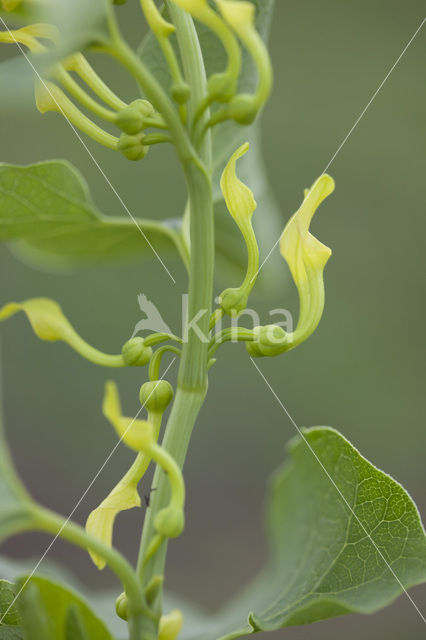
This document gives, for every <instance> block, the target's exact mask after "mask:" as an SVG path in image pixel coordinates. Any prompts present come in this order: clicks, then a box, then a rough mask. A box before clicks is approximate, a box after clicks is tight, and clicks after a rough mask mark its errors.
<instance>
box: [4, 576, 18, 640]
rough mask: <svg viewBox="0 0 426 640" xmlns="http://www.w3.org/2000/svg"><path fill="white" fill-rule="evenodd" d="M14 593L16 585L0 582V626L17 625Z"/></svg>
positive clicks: (5, 581)
mask: <svg viewBox="0 0 426 640" xmlns="http://www.w3.org/2000/svg"><path fill="white" fill-rule="evenodd" d="M16 592H17V589H16V585H14V584H13V583H12V582H9V581H8V580H0V620H2V625H8V626H11V627H14V626H17V625H18V623H19V615H18V610H17V608H16V606H15V603H14V599H15V597H16ZM0 631H1V626H0ZM0 638H1V635H0Z"/></svg>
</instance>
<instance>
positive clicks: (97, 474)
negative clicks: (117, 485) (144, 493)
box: [0, 357, 176, 625]
mask: <svg viewBox="0 0 426 640" xmlns="http://www.w3.org/2000/svg"><path fill="white" fill-rule="evenodd" d="M175 360H176V357H174V358H173V360H172V361H171V362H170V364H169V366H168V367H167V369H166V370H165V371H164V373H163V375H162V376H161V378H160V379H159V380H158V381H157V384H156V385H155V387H154V388H153V390H152V391H151V393H150V394H149V396H148V397H147V399H146V400H145V402H144V404H143V405H142V406H141V408H140V409H139V411H138V412H137V414H136V415H135V417H134V418H133V420H132V421H131V422H130V424H129V426H128V427H127V429H126V430H125V432H124V433H123V435H122V436H121V437H120V439H119V441H118V442H117V443H116V445H115V446H114V447H113V449H112V450H111V452H110V453H109V455H108V456H107V458H106V459H105V461H104V463H103V464H102V465H101V467H100V468H99V470H98V472H97V473H96V475H95V476H94V477H93V479H92V481H91V482H90V484H89V486H88V487H87V489H86V490H85V491H84V493H83V495H82V496H81V498H80V499H79V500H78V502H77V503H76V505H75V506H74V508H73V509H72V511H71V513H70V514H69V516H68V517H67V518H66V520H64V522H63V524H62V526H61V528H60V529H59V531H58V533H57V534H56V536H55V537H54V538H53V540H52V542H51V543H50V544H49V546H48V547H47V548H46V551H45V552H44V553H43V555H42V556H41V558H40V560H39V561H38V562H37V564H36V566H35V567H34V569H33V570H32V571H31V573H30V575H29V576H28V577H27V578H26V580H25V582H24V584H23V585H22V587H21V588H20V589H19V591H18V593H17V594H16V596H15V597H14V599H13V600H12V602H11V603H10V605H9V606H8V608H7V609H6V611H5V612H4V614H3V615H2V617H1V619H0V625H1V624H2V623H3V620H4V618H5V617H6V615H7V614H8V612H9V611H10V609H11V608H12V607H13V605H14V604H15V602H16V601H17V599H18V598H19V596H20V595H21V593H22V591H23V590H24V589H25V587H26V586H27V584H28V582H29V581H30V580H31V578H32V577H33V575H34V574H35V572H36V571H37V569H38V568H39V566H40V565H41V563H42V562H43V560H44V559H45V557H46V556H47V554H48V553H49V551H50V550H51V548H52V547H53V545H54V544H55V542H56V541H57V539H58V538H59V537H60V535H61V533H62V531H63V530H64V529H65V527H66V526H67V524H68V522H69V521H70V520H71V518H72V517H73V515H74V513H75V512H76V511H77V509H78V507H79V506H80V505H81V503H82V502H83V500H84V498H85V497H86V496H87V494H88V493H89V491H90V489H91V488H92V487H93V485H94V484H95V482H96V480H97V479H98V478H99V476H100V475H101V473H102V471H103V470H104V469H105V467H106V465H107V464H108V462H109V461H110V460H111V458H112V456H113V455H114V453H115V452H116V450H117V449H118V447H119V446H120V444H121V442H122V441H123V438H124V437H125V435H126V433H127V432H128V431H129V429H130V428H131V427H132V425H133V424H134V422H135V420H137V418H138V416H139V415H140V413H141V411H142V409H143V408H144V407H145V405H146V403H147V402H148V400H149V399H150V397H151V396H152V394H153V393H154V391H155V390H156V388H157V386H158V384H159V383H160V382H161V380H162V379H163V378H164V376H165V375H166V373H167V372H168V370H169V369H170V367H171V366H172V364H173V363H174V361H175Z"/></svg>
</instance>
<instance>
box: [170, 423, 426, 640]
mask: <svg viewBox="0 0 426 640" xmlns="http://www.w3.org/2000/svg"><path fill="white" fill-rule="evenodd" d="M290 452H291V458H292V459H291V461H290V462H289V463H286V464H285V465H284V467H282V468H281V469H279V470H278V472H277V473H276V474H275V475H274V477H273V479H272V483H271V488H270V494H269V499H268V534H269V546H270V558H269V563H268V566H267V567H266V568H265V570H264V571H263V573H262V574H261V576H259V578H258V579H256V580H255V581H254V582H253V584H252V585H250V586H249V587H248V588H247V589H246V590H245V591H244V592H243V593H242V594H241V595H239V596H238V597H237V599H236V600H235V602H234V603H233V604H231V605H230V606H229V607H227V608H226V609H224V610H222V611H219V613H218V614H217V615H215V616H214V617H212V618H210V619H206V620H205V622H204V625H203V627H202V628H200V626H199V625H198V626H197V627H195V628H191V625H188V626H187V627H186V628H185V627H184V630H183V636H182V638H183V640H195V638H197V640H216V639H217V638H221V640H231V639H234V638H237V637H240V636H242V635H246V634H249V633H253V632H255V631H269V630H274V629H279V628H281V627H286V626H290V625H299V624H307V623H311V622H315V621H317V620H323V619H325V618H330V617H333V616H338V615H343V614H345V613H355V612H357V613H372V612H374V611H377V610H378V609H380V608H382V607H384V606H386V605H388V604H389V603H391V602H392V601H393V600H394V599H395V598H396V597H397V596H399V595H400V594H401V593H403V591H405V590H406V589H408V588H409V587H411V586H413V585H415V584H419V583H421V582H424V581H426V537H425V531H424V529H423V526H422V523H421V521H420V517H419V513H418V511H417V508H416V506H415V504H414V502H413V501H412V499H411V498H410V496H409V495H408V494H407V492H406V491H405V490H404V489H403V487H402V486H401V485H400V484H398V483H397V482H396V481H395V480H393V478H391V477H390V476H388V475H387V474H385V473H383V472H382V471H379V470H378V469H376V468H375V467H374V466H373V465H372V464H371V463H370V462H368V461H367V460H366V459H365V458H363V457H362V456H361V455H360V453H359V452H358V451H357V450H356V449H355V448H354V447H353V446H352V445H351V444H350V443H349V442H348V441H347V440H346V439H345V438H344V437H343V436H342V435H340V434H339V433H338V432H337V431H335V430H334V429H331V428H328V427H316V428H313V429H307V430H304V431H303V438H300V437H298V438H296V439H294V440H293V441H292V442H291V445H290Z"/></svg>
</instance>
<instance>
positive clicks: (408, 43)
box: [251, 18, 426, 283]
mask: <svg viewBox="0 0 426 640" xmlns="http://www.w3.org/2000/svg"><path fill="white" fill-rule="evenodd" d="M425 22H426V18H423V20H422V21H421V22H420V24H419V26H418V27H417V29H416V30H415V32H414V33H413V35H412V36H411V38H410V39H409V41H408V42H407V44H406V45H405V47H404V48H403V50H402V51H401V53H400V54H399V56H398V57H397V59H396V60H395V62H394V63H393V65H392V66H391V68H390V69H389V71H388V72H387V74H386V75H385V77H384V78H383V80H382V82H381V83H380V84H379V86H378V87H377V89H376V90H375V92H374V93H373V95H372V96H371V98H370V100H369V101H368V102H367V104H366V105H365V107H364V109H363V110H362V111H361V113H360V114H359V116H358V118H357V119H356V120H355V122H354V124H353V125H352V127H351V128H350V129H349V131H348V133H347V134H346V136H345V137H344V138H343V140H342V142H341V143H340V145H339V146H338V147H337V149H336V151H335V152H334V153H333V155H332V156H331V159H330V160H329V162H328V163H327V164H326V166H325V168H324V169H323V171H322V173H321V174H320V175H323V174H324V173H325V172H326V171H327V170H328V169H329V168H330V166H331V165H332V163H333V162H334V160H335V159H336V157H337V155H338V154H339V153H340V151H341V150H342V148H343V147H344V145H345V144H346V142H347V141H348V139H349V138H350V136H351V135H352V133H353V132H354V130H355V129H356V127H357V126H358V124H359V123H360V121H361V119H362V118H363V117H364V116H365V114H366V112H367V110H368V109H369V107H370V106H371V104H372V103H373V102H374V100H375V98H376V97H377V95H378V94H379V92H380V91H381V89H382V88H383V85H384V84H385V82H386V81H387V79H388V78H389V76H390V75H391V73H392V72H393V70H394V69H395V67H396V66H397V64H398V63H399V62H400V60H401V58H402V57H403V56H404V54H405V53H406V52H407V49H408V48H409V46H410V45H411V44H412V42H413V40H414V38H415V37H416V36H417V35H418V34H419V32H420V30H421V29H422V27H423V25H424V23H425ZM280 238H281V236H280ZM280 238H278V240H277V241H276V242H275V244H274V246H273V247H272V249H271V250H270V251H269V253H268V255H267V256H266V258H265V259H264V260H263V262H262V263H261V265H260V267H259V269H258V270H257V272H256V274H255V275H254V276H253V277H252V279H251V283H252V282H254V280H256V278H257V276H258V274H259V272H260V270H261V269H262V267H263V266H264V264H265V262H267V261H268V260H269V257H270V256H271V254H272V252H273V251H275V248H276V247H277V245H278V243H279V241H280Z"/></svg>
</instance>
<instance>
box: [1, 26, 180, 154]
mask: <svg viewBox="0 0 426 640" xmlns="http://www.w3.org/2000/svg"><path fill="white" fill-rule="evenodd" d="M60 40H61V36H60V32H59V30H58V29H57V28H56V27H55V26H54V25H51V24H32V25H28V26H25V27H22V28H21V29H16V30H7V31H2V32H0V42H9V43H18V44H20V45H22V46H25V47H27V48H28V49H29V51H30V52H31V53H33V54H34V55H37V54H41V53H46V52H47V51H52V48H53V47H54V46H55V45H57V44H59V43H60ZM75 77H77V78H79V80H80V81H82V83H79V82H77V81H76V79H75ZM87 89H89V91H87ZM92 93H94V94H95V96H96V98H94V97H92V95H91V94H92ZM35 100H36V105H37V108H38V110H39V111H40V112H41V113H46V112H48V111H52V112H57V113H59V114H60V115H62V116H64V117H65V118H66V119H67V120H68V121H69V122H70V123H71V124H72V126H73V127H75V128H77V129H79V130H80V131H82V132H84V133H85V134H86V135H88V136H90V137H91V138H92V139H93V140H95V141H96V142H98V143H99V144H101V145H103V146H105V147H107V148H109V149H112V150H117V151H120V152H121V153H123V155H124V156H125V157H126V158H128V159H129V160H140V159H142V158H144V157H145V156H146V154H147V152H148V150H149V147H150V145H151V144H157V143H160V142H167V141H168V140H169V138H168V136H166V135H164V134H159V133H152V132H150V133H147V132H146V130H147V129H150V128H153V129H159V130H164V129H166V126H165V124H164V122H163V119H162V118H161V116H160V115H159V114H157V113H156V111H155V109H154V107H153V106H152V104H151V103H150V102H148V101H147V100H143V99H136V100H133V101H132V102H130V104H126V102H124V101H123V100H122V99H121V98H119V97H118V96H117V95H116V94H115V93H114V91H112V89H111V88H110V87H109V86H108V85H107V84H106V83H105V82H104V81H103V80H102V79H101V78H100V76H99V75H98V74H97V72H96V71H95V70H94V69H93V67H92V66H91V65H90V64H89V62H88V61H87V59H86V58H85V57H84V55H83V54H82V53H80V52H76V53H74V54H73V55H71V56H69V57H67V58H66V59H64V60H61V61H58V62H56V63H55V64H53V65H52V66H51V68H50V69H49V70H48V71H46V72H45V73H44V77H43V78H38V79H37V80H36V85H35ZM93 117H95V118H97V119H98V120H99V121H103V122H104V123H106V124H107V125H113V126H115V127H116V128H117V129H119V130H120V131H121V132H122V133H119V134H118V135H114V134H113V133H110V132H109V131H107V130H106V129H105V128H104V126H103V125H100V124H98V123H97V122H95V121H94V120H93V119H92V118H93Z"/></svg>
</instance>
